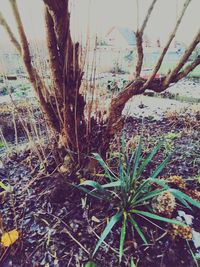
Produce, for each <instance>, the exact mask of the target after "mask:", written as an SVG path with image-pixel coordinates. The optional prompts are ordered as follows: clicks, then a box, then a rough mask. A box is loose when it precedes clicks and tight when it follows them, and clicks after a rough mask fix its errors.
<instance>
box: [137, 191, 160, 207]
mask: <svg viewBox="0 0 200 267" xmlns="http://www.w3.org/2000/svg"><path fill="white" fill-rule="evenodd" d="M163 192H165V189H156V190H153V191H151V192H149V193H147V194H146V195H145V197H141V198H139V199H138V200H137V201H135V200H133V201H132V204H134V205H138V204H140V203H141V204H142V203H144V202H145V201H147V200H150V199H152V198H153V197H155V196H158V195H160V194H161V193H163Z"/></svg>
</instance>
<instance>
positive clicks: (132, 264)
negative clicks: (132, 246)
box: [130, 258, 136, 267]
mask: <svg viewBox="0 0 200 267" xmlns="http://www.w3.org/2000/svg"><path fill="white" fill-rule="evenodd" d="M130 267H136V265H135V263H134V261H133V258H131V266H130Z"/></svg>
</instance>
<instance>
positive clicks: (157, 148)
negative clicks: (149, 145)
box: [138, 140, 164, 176]
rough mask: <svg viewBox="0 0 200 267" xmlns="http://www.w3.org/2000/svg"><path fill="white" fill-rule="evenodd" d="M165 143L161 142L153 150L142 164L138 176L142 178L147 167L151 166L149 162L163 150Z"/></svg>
mask: <svg viewBox="0 0 200 267" xmlns="http://www.w3.org/2000/svg"><path fill="white" fill-rule="evenodd" d="M163 143H164V141H163V140H162V141H161V142H159V144H158V145H157V146H156V147H155V148H154V149H153V150H152V152H151V153H150V154H149V156H148V157H147V158H146V159H145V160H144V161H143V162H142V164H141V166H140V168H139V170H138V176H140V175H141V174H142V172H143V171H144V169H145V168H146V166H147V165H148V164H149V162H150V161H151V160H152V158H153V157H154V156H155V155H156V153H157V152H158V150H159V149H160V148H161V146H162V145H163Z"/></svg>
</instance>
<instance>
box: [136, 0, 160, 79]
mask: <svg viewBox="0 0 200 267" xmlns="http://www.w3.org/2000/svg"><path fill="white" fill-rule="evenodd" d="M156 2H157V0H153V1H152V3H151V5H150V7H149V9H148V11H147V14H146V17H145V19H144V22H143V24H142V26H141V29H140V30H137V32H136V35H135V37H136V46H137V64H136V67H135V77H136V78H138V77H139V76H140V73H141V70H142V64H143V58H144V53H143V45H142V43H143V40H142V37H143V33H144V29H145V27H146V25H147V22H148V20H149V18H150V16H151V13H152V11H153V8H154V6H155V4H156Z"/></svg>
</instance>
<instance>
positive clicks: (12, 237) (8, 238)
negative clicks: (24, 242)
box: [1, 229, 19, 247]
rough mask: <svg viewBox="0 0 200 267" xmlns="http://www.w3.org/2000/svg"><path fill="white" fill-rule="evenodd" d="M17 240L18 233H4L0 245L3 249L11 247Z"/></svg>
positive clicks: (14, 231)
mask: <svg viewBox="0 0 200 267" xmlns="http://www.w3.org/2000/svg"><path fill="white" fill-rule="evenodd" d="M18 238H19V232H18V231H17V230H16V229H14V230H12V231H9V232H7V233H4V234H3V235H2V237H1V243H2V245H3V246H4V247H9V246H11V245H12V244H13V243H15V242H16V241H17V239H18Z"/></svg>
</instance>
